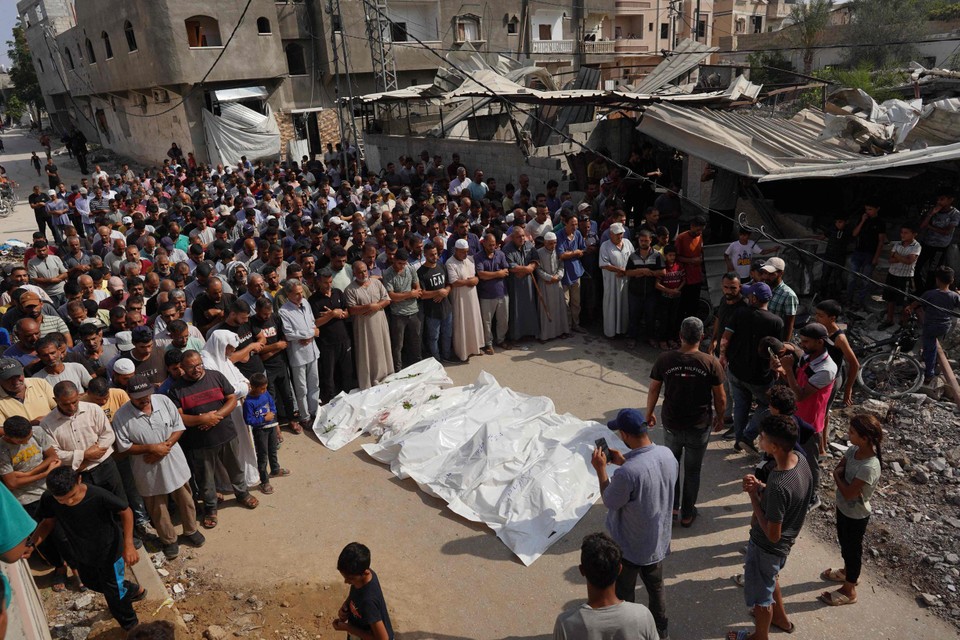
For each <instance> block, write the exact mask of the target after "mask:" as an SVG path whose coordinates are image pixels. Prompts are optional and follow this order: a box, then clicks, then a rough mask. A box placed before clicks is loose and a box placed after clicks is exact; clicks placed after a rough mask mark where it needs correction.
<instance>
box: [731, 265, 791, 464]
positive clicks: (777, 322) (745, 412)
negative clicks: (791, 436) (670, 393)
mask: <svg viewBox="0 0 960 640" xmlns="http://www.w3.org/2000/svg"><path fill="white" fill-rule="evenodd" d="M742 293H743V297H744V298H746V299H747V302H748V303H749V305H750V306H749V307H748V308H745V309H740V310H738V311H737V312H736V313H734V314H733V317H732V318H731V319H730V322H729V323H728V324H727V326H726V327H724V331H723V337H722V338H721V339H720V364H722V365H723V366H724V367H726V370H727V376H728V378H729V380H730V390H731V391H732V392H733V429H734V434H735V439H736V442H735V443H734V445H733V448H734V449H736V450H737V451H741V450H742V448H743V447H744V446H745V447H747V448H748V449H751V450H752V451H754V452H756V447H754V445H753V443H752V442H745V441H743V438H744V432H745V431H746V428H747V419H748V417H749V413H750V406H751V403H752V402H754V401H756V403H757V411H756V413H755V414H754V419H757V418H758V417H761V416H762V415H763V414H765V413H766V408H767V389H768V388H769V387H770V384H771V383H772V382H773V374H772V373H770V363H769V359H765V358H761V356H760V353H759V351H758V350H757V345H759V344H760V340H761V339H762V338H765V337H768V336H772V337H774V338H779V337H780V336H781V335H783V320H782V319H781V318H780V317H779V316H777V315H774V314H773V313H770V312H769V311H767V303H769V302H770V299H771V298H772V297H773V292H772V291H770V287H769V285H767V284H766V283H765V282H755V283H753V284H751V285H747V286H746V287H744V288H743V291H742Z"/></svg>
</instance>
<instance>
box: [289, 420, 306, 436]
mask: <svg viewBox="0 0 960 640" xmlns="http://www.w3.org/2000/svg"><path fill="white" fill-rule="evenodd" d="M304 424H306V423H304V422H291V423H290V431H292V432H293V433H295V434H297V435H300V434H301V433H303V425H304Z"/></svg>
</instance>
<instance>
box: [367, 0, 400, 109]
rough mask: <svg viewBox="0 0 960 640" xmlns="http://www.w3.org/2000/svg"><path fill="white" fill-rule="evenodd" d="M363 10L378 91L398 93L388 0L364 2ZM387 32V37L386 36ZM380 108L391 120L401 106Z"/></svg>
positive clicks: (390, 104)
mask: <svg viewBox="0 0 960 640" xmlns="http://www.w3.org/2000/svg"><path fill="white" fill-rule="evenodd" d="M363 9H364V13H365V14H366V22H367V38H369V40H370V59H371V62H372V63H373V79H374V81H375V82H376V86H377V90H378V91H396V90H397V89H399V88H400V87H399V86H398V85H397V67H396V64H395V63H394V59H393V55H392V52H391V46H390V45H391V44H392V38H391V36H390V33H391V32H390V29H391V28H392V23H391V22H390V20H389V19H388V18H387V0H363ZM384 32H386V34H387V35H384ZM387 104H388V106H386V107H381V108H380V110H379V111H380V114H381V115H384V114H386V115H387V117H388V118H389V119H391V120H392V119H393V118H394V117H397V116H399V113H400V108H399V104H396V103H392V102H391V103H387Z"/></svg>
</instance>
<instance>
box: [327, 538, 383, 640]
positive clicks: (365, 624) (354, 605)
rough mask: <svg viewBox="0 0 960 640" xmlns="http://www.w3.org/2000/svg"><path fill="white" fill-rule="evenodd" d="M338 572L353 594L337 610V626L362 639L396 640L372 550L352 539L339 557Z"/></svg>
mask: <svg viewBox="0 0 960 640" xmlns="http://www.w3.org/2000/svg"><path fill="white" fill-rule="evenodd" d="M337 571H339V572H340V575H342V576H343V581H344V582H345V583H346V584H348V585H350V593H349V595H347V599H346V600H344V601H343V606H341V607H340V611H338V612H337V617H336V618H335V619H334V621H333V628H334V629H336V630H337V631H346V632H347V637H348V638H349V637H355V638H361V639H362V640H393V625H391V624H390V614H389V613H388V612H387V602H386V600H384V598H383V589H381V588H380V579H379V578H377V574H376V573H374V572H373V570H372V569H371V568H370V549H368V548H367V547H366V545H362V544H360V543H359V542H351V543H350V544H348V545H347V546H345V547H344V548H343V551H341V552H340V557H339V558H337Z"/></svg>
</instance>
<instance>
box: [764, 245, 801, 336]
mask: <svg viewBox="0 0 960 640" xmlns="http://www.w3.org/2000/svg"><path fill="white" fill-rule="evenodd" d="M786 266H787V265H786V263H785V262H784V261H783V259H782V258H770V259H769V260H767V261H766V262H764V263H763V266H762V267H760V274H761V277H762V278H763V281H764V282H766V283H767V286H769V287H770V291H771V293H772V294H773V297H772V298H770V304H769V309H770V313H773V314H775V315H778V316H780V319H781V320H783V335H782V336H781V339H782V340H783V341H784V342H790V341H791V340H792V339H793V323H794V322H795V321H796V319H797V310H798V309H799V308H800V299H799V298H798V297H797V294H796V293H794V291H793V289H791V288H790V287H789V286H787V283H786V282H784V281H783V270H784V269H785V268H786Z"/></svg>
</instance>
